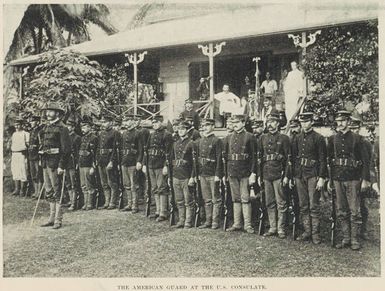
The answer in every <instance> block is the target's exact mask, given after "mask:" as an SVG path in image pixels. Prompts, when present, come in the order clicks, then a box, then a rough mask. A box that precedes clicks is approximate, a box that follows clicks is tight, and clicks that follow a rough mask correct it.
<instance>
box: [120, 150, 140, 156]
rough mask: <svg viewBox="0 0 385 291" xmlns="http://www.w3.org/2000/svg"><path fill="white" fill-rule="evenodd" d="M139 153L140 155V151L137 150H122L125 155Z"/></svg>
mask: <svg viewBox="0 0 385 291" xmlns="http://www.w3.org/2000/svg"><path fill="white" fill-rule="evenodd" d="M137 153H138V151H137V150H135V149H126V150H122V154H123V155H136V154H137Z"/></svg>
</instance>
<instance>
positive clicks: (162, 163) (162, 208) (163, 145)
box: [143, 115, 173, 222]
mask: <svg viewBox="0 0 385 291" xmlns="http://www.w3.org/2000/svg"><path fill="white" fill-rule="evenodd" d="M162 122H163V116H161V115H156V116H154V117H153V118H152V126H153V128H154V132H152V133H151V134H150V137H149V139H148V142H147V145H146V146H145V147H146V151H147V153H146V154H148V155H149V158H148V167H149V169H148V172H149V175H150V177H147V178H150V181H151V186H152V189H151V193H152V195H153V197H154V198H155V204H156V212H155V215H151V216H150V217H152V218H156V221H158V222H161V221H164V220H166V219H167V216H168V213H167V208H168V190H167V178H166V176H167V170H168V169H167V161H166V158H167V157H168V156H169V155H170V153H171V150H172V143H173V140H172V135H171V133H169V132H168V131H167V130H166V129H165V127H164V126H163V124H162ZM143 172H144V173H145V172H146V167H143Z"/></svg>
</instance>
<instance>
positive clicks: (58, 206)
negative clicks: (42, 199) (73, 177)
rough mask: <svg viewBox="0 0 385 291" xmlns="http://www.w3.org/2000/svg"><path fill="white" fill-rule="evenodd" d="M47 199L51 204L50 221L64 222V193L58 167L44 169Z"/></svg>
mask: <svg viewBox="0 0 385 291" xmlns="http://www.w3.org/2000/svg"><path fill="white" fill-rule="evenodd" d="M43 177H44V185H45V192H46V199H47V201H48V202H49V205H50V216H49V221H48V222H54V223H59V224H61V223H62V220H63V210H62V202H63V197H62V195H63V193H61V184H62V183H61V180H60V179H61V176H59V175H58V174H57V168H49V167H46V168H44V169H43Z"/></svg>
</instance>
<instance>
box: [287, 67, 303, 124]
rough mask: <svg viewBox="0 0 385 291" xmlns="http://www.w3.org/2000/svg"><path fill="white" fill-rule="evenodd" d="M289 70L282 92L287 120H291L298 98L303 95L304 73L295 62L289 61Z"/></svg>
mask: <svg viewBox="0 0 385 291" xmlns="http://www.w3.org/2000/svg"><path fill="white" fill-rule="evenodd" d="M291 69H292V70H291V71H290V72H289V74H288V75H287V78H286V81H285V85H284V93H285V111H286V116H287V120H288V121H289V120H291V119H292V118H293V115H294V113H295V111H296V110H297V106H298V103H299V100H300V97H304V75H303V72H301V71H300V70H299V69H298V67H297V63H296V62H291Z"/></svg>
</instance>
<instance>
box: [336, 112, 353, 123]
mask: <svg viewBox="0 0 385 291" xmlns="http://www.w3.org/2000/svg"><path fill="white" fill-rule="evenodd" d="M350 115H351V113H350V112H349V111H346V110H340V111H337V113H336V118H335V121H341V120H348V119H349V118H350Z"/></svg>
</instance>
